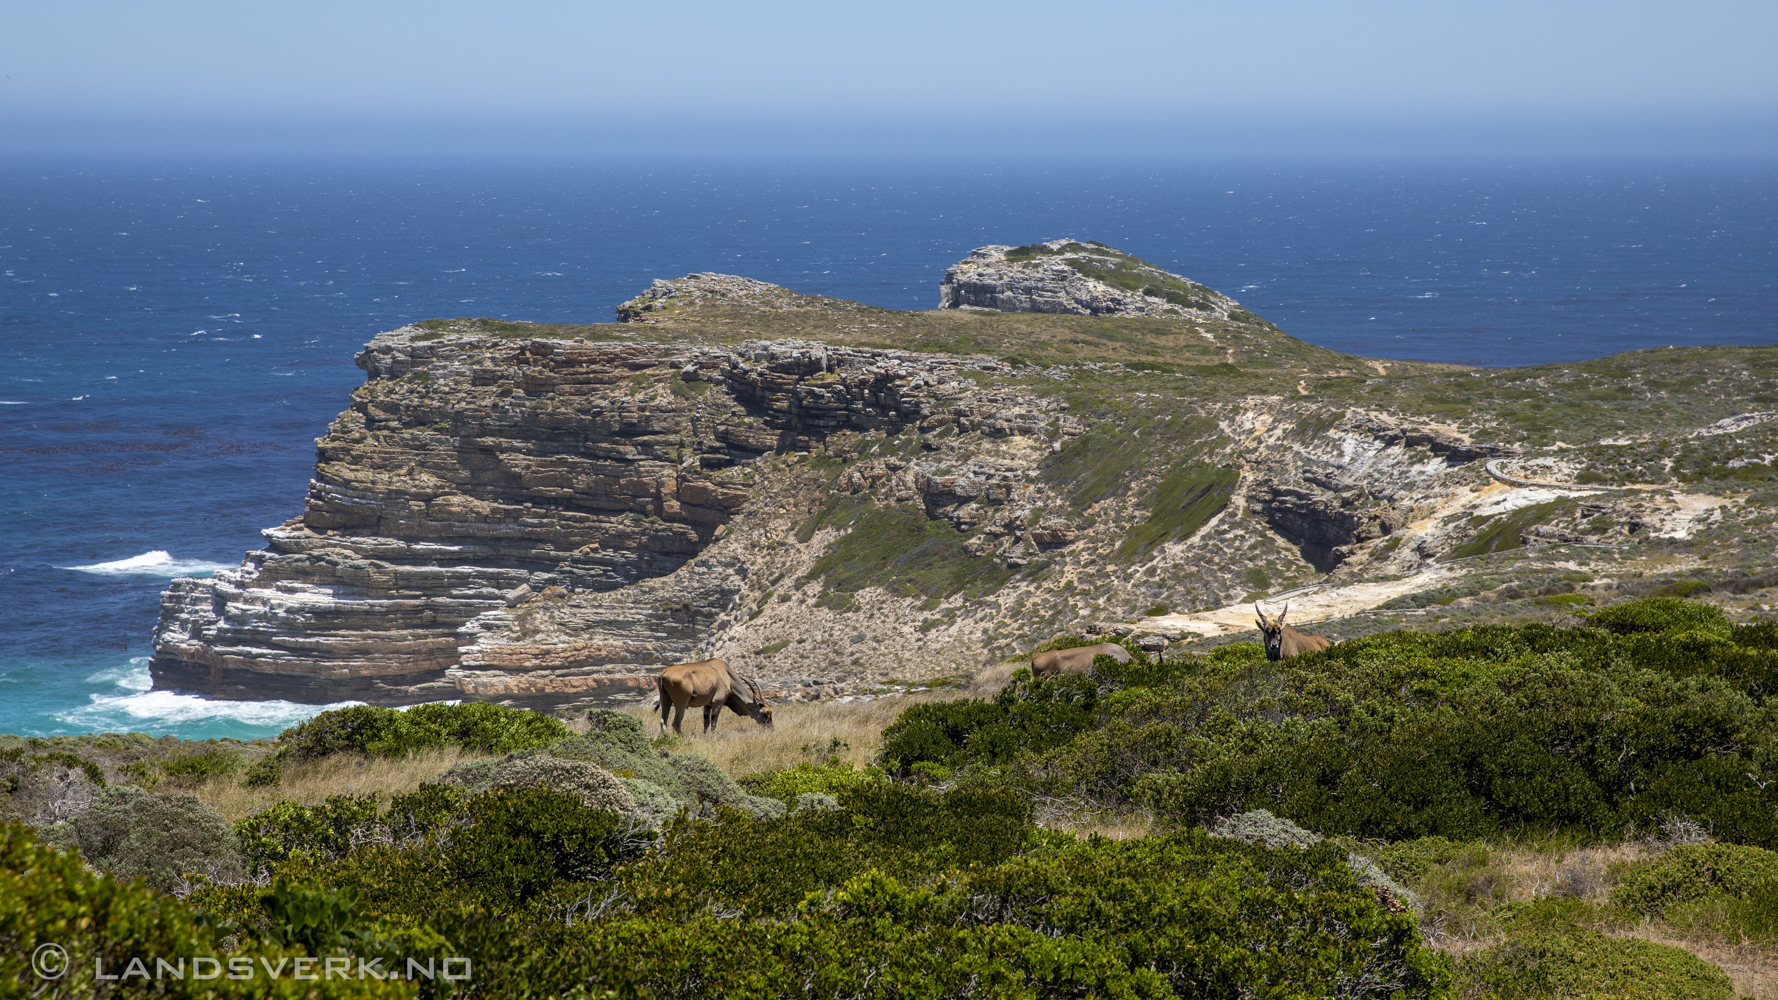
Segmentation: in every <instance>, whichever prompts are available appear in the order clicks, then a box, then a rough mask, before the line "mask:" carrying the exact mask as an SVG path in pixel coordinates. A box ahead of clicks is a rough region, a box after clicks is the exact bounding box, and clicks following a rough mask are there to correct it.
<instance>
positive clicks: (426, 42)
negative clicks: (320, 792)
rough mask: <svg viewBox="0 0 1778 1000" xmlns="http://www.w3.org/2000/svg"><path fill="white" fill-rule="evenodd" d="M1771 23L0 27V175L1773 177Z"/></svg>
mask: <svg viewBox="0 0 1778 1000" xmlns="http://www.w3.org/2000/svg"><path fill="white" fill-rule="evenodd" d="M1774 51H1778V3H1773V2H1771V0H1763V2H1725V0H1692V2H1689V3H1686V4H1677V3H1672V2H1668V3H1662V4H1654V3H1642V2H1624V0H1619V2H1612V3H1593V2H1565V0H1543V2H1537V3H1486V2H1476V3H1444V2H1437V0H1417V2H1413V3H1341V4H1330V3H1326V2H1299V0H1271V2H1266V0H1259V2H1243V3H1229V2H1226V0H1224V2H1219V3H1215V4H1207V3H1154V2H1141V0H1131V2H1124V3H1119V4H1091V3H1082V2H1080V0H1072V2H1068V3H1051V2H1047V0H1022V2H1020V3H1006V2H1000V0H974V2H970V3H956V2H954V0H952V2H945V3H936V2H929V0H911V2H910V0H899V2H896V3H871V4H864V3H844V2H834V0H825V2H820V3H813V2H790V3H785V2H779V3H770V2H767V3H754V4H737V3H715V2H708V0H676V2H674V3H671V4H644V3H636V2H634V0H631V2H626V3H600V2H584V0H581V2H572V0H506V2H503V3H499V4H494V3H488V2H485V0H483V2H477V3H465V2H459V0H426V2H415V0H352V2H343V0H305V2H303V3H300V4H298V3H279V4H273V3H266V2H256V0H157V2H155V3H142V2H140V0H59V2H39V3H28V2H25V0H8V2H6V3H4V4H0V77H3V78H0V153H4V152H8V151H12V152H21V151H27V152H28V151H58V150H60V151H88V152H92V151H98V152H103V151H130V150H144V149H152V148H154V147H155V146H156V145H157V144H162V145H169V146H171V147H174V148H183V149H195V148H203V147H212V146H213V147H216V148H219V149H237V150H250V149H261V150H265V151H269V152H279V151H285V152H291V151H303V150H329V149H340V150H352V149H357V150H361V151H376V150H379V149H394V148H398V147H399V148H408V149H415V148H419V149H426V150H431V151H445V150H455V151H459V152H465V153H476V152H481V153H497V152H499V151H501V150H508V151H528V152H550V151H556V152H564V153H575V152H600V153H607V154H610V153H637V154H640V153H647V152H676V153H688V152H690V153H695V152H724V151H730V152H763V153H769V152H834V153H845V152H864V153H873V154H882V153H893V152H910V153H921V152H946V151H948V152H962V153H1001V154H1004V153H1007V152H1014V151H1016V152H1024V153H1048V154H1054V155H1095V154H1107V153H1110V154H1115V153H1119V152H1125V153H1146V152H1174V153H1204V154H1212V155H1230V154H1239V153H1242V152H1259V153H1268V154H1269V153H1279V152H1285V153H1289V152H1298V153H1304V154H1312V153H1316V152H1322V153H1336V154H1338V153H1368V152H1409V153H1411V152H1415V151H1419V152H1426V153H1438V152H1441V151H1456V152H1470V153H1474V152H1486V151H1490V150H1497V151H1498V150H1523V151H1538V150H1541V151H1545V152H1552V153H1562V152H1565V151H1566V152H1571V153H1584V152H1589V151H1592V152H1600V151H1604V152H1625V153H1638V152H1639V153H1644V154H1654V155H1659V154H1663V153H1673V152H1678V151H1686V150H1693V151H1700V152H1704V153H1727V154H1749V153H1751V154H1755V155H1762V156H1763V155H1770V154H1772V153H1774V152H1775V151H1778V58H1774V57H1773V54H1772V53H1773V52H1774Z"/></svg>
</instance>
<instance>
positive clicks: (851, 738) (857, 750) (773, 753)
mask: <svg viewBox="0 0 1778 1000" xmlns="http://www.w3.org/2000/svg"><path fill="white" fill-rule="evenodd" d="M951 696H952V697H955V696H956V695H954V694H953V695H951ZM937 699H938V696H935V695H931V694H915V695H905V696H902V697H889V698H874V699H872V700H870V701H848V702H831V701H828V702H782V703H780V704H778V705H776V706H774V708H773V725H772V728H770V729H766V728H764V727H762V726H759V725H756V724H755V723H754V722H753V721H752V720H750V719H747V718H744V717H741V716H737V715H734V714H732V713H725V714H724V716H723V719H722V722H721V723H719V724H718V725H717V727H716V732H714V733H711V734H710V735H708V736H706V735H704V734H703V732H702V730H703V726H704V723H703V715H702V712H701V710H699V709H695V708H694V709H688V710H687V711H686V713H685V722H684V723H683V724H682V727H683V729H684V731H685V735H684V737H683V738H682V739H681V740H678V741H675V742H674V743H673V744H672V749H673V750H675V751H676V752H679V753H695V754H699V755H701V756H704V757H708V758H710V760H711V761H713V762H714V763H715V764H716V766H717V767H720V768H722V769H723V770H724V771H726V772H728V775H729V776H730V777H733V778H739V777H741V776H743V775H748V774H758V773H760V772H762V771H776V770H778V769H780V768H786V767H795V766H796V765H798V764H802V763H805V762H808V761H810V760H814V759H817V758H819V759H827V753H826V751H827V749H828V748H829V747H830V746H833V745H834V741H835V740H838V741H839V742H840V744H843V747H844V748H843V749H840V750H839V751H838V752H837V753H835V754H833V756H832V759H834V760H842V761H847V762H849V763H851V764H852V766H853V767H866V766H868V765H869V764H870V762H871V758H873V757H875V756H876V753H877V749H878V748H879V747H881V746H882V745H883V730H884V729H886V728H888V726H889V724H890V723H891V722H894V721H895V717H896V716H898V715H900V714H901V713H902V710H903V709H905V708H907V707H908V706H909V705H915V704H919V703H920V702H923V701H934V700H937ZM625 711H626V712H628V713H629V714H631V715H634V716H636V717H637V718H639V719H641V720H642V725H643V731H644V732H646V733H647V734H649V735H650V736H652V735H654V734H655V733H656V732H658V731H659V730H660V720H661V717H660V714H659V713H658V712H653V711H650V710H649V709H648V708H647V707H646V706H637V707H634V708H629V709H625ZM669 732H671V730H669Z"/></svg>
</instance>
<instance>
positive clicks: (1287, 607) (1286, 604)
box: [1278, 601, 1290, 625]
mask: <svg viewBox="0 0 1778 1000" xmlns="http://www.w3.org/2000/svg"><path fill="white" fill-rule="evenodd" d="M1288 614H1290V602H1289V601H1285V602H1284V610H1283V611H1280V612H1278V623H1279V624H1280V625H1282V624H1284V616H1285V615H1288Z"/></svg>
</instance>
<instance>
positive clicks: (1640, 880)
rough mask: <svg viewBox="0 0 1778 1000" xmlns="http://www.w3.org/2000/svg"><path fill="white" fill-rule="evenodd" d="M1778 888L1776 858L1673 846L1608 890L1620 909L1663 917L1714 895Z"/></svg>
mask: <svg viewBox="0 0 1778 1000" xmlns="http://www.w3.org/2000/svg"><path fill="white" fill-rule="evenodd" d="M1774 884H1778V854H1775V853H1773V852H1771V851H1766V850H1761V849H1760V848H1757V847H1739V846H1736V845H1733V844H1690V845H1687V846H1684V847H1674V848H1671V849H1669V850H1667V851H1666V852H1664V853H1662V854H1661V855H1660V856H1659V857H1657V858H1655V859H1654V860H1653V861H1649V862H1646V863H1643V864H1639V865H1636V866H1634V867H1632V868H1630V869H1629V870H1628V871H1626V872H1625V873H1624V874H1623V875H1622V877H1621V878H1620V880H1619V882H1618V884H1617V885H1616V886H1614V887H1613V888H1612V890H1611V901H1612V902H1613V903H1615V904H1617V905H1618V906H1622V907H1624V908H1626V909H1630V910H1634V911H1636V912H1638V913H1642V914H1646V915H1648V916H1657V917H1658V916H1661V915H1662V914H1664V913H1666V912H1667V911H1668V910H1670V909H1672V908H1673V907H1675V906H1679V905H1682V904H1685V903H1691V902H1696V901H1698V900H1700V899H1703V898H1704V897H1706V896H1708V895H1710V894H1712V893H1722V894H1724V895H1728V896H1734V897H1740V898H1746V897H1748V896H1750V895H1751V894H1753V892H1754V891H1755V890H1758V889H1762V888H1769V887H1771V886H1773V885H1774Z"/></svg>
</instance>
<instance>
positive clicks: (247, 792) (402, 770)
mask: <svg viewBox="0 0 1778 1000" xmlns="http://www.w3.org/2000/svg"><path fill="white" fill-rule="evenodd" d="M467 756H470V755H468V754H465V753H463V752H462V751H460V750H456V749H451V750H431V751H427V752H425V753H419V754H415V755H413V756H411V757H399V758H386V757H373V758H368V759H366V758H363V757H358V758H352V757H346V756H344V755H341V756H335V757H328V758H326V759H324V760H319V761H315V762H313V763H309V764H298V765H296V766H293V767H290V768H288V769H286V771H285V773H284V779H283V780H282V781H280V782H279V783H278V784H276V785H272V786H267V787H265V788H247V787H245V786H243V785H242V784H241V778H240V775H238V774H237V775H224V776H220V777H213V778H210V779H208V780H206V781H204V782H203V783H202V784H199V785H197V786H195V787H193V788H191V789H190V791H191V794H193V795H196V796H197V797H198V798H200V799H203V800H204V801H205V802H208V803H210V804H211V805H213V806H215V807H216V810H217V811H218V812H220V813H222V815H223V817H224V818H225V819H227V820H228V821H229V822H231V823H233V822H236V821H238V820H243V819H246V818H247V817H249V816H251V815H253V814H254V813H256V812H259V811H260V810H261V809H264V808H265V807H267V806H269V805H271V804H273V803H274V802H280V801H290V802H299V803H301V804H303V805H314V804H315V803H317V802H320V801H322V800H323V799H326V798H327V797H328V796H329V795H367V794H369V793H371V792H381V793H383V794H384V795H385V796H389V795H397V794H400V793H402V792H411V791H413V790H414V789H416V788H418V787H420V785H422V784H424V783H425V782H428V781H436V780H438V776H439V775H440V774H442V773H443V772H444V771H445V770H446V769H448V768H449V767H450V766H451V765H452V764H455V763H457V762H458V761H460V760H463V759H464V758H465V757H467Z"/></svg>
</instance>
